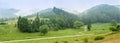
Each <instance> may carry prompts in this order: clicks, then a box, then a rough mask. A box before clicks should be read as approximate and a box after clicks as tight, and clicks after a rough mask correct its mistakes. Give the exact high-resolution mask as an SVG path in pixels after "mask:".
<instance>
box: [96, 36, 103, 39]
mask: <svg viewBox="0 0 120 43" xmlns="http://www.w3.org/2000/svg"><path fill="white" fill-rule="evenodd" d="M102 39H104V37H103V36H96V37H95V38H94V40H102Z"/></svg>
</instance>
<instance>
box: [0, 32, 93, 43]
mask: <svg viewBox="0 0 120 43" xmlns="http://www.w3.org/2000/svg"><path fill="white" fill-rule="evenodd" d="M85 35H92V34H82V35H71V36H59V37H47V38H35V39H24V40H11V41H3V42H0V43H6V42H20V41H31V40H45V39H55V38H69V37H78V36H85Z"/></svg>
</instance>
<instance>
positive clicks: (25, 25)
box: [17, 17, 31, 32]
mask: <svg viewBox="0 0 120 43" xmlns="http://www.w3.org/2000/svg"><path fill="white" fill-rule="evenodd" d="M17 24H18V26H17V27H18V29H19V30H20V31H21V32H31V25H30V23H29V21H28V19H27V18H24V17H19V18H18V22H17Z"/></svg>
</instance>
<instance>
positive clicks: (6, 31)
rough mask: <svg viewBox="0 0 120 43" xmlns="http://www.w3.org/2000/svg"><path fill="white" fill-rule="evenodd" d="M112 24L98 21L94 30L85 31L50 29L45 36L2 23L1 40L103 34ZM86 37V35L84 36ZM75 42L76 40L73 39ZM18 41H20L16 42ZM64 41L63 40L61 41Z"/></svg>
mask: <svg viewBox="0 0 120 43" xmlns="http://www.w3.org/2000/svg"><path fill="white" fill-rule="evenodd" d="M109 26H110V24H109V23H96V24H92V30H91V31H88V32H85V31H83V28H81V29H66V30H59V31H49V32H48V33H47V34H46V35H45V36H40V33H39V32H38V33H21V32H19V31H18V29H17V28H16V27H15V26H14V25H12V24H8V25H0V41H10V40H22V39H32V38H33V39H34V38H43V37H56V36H68V35H77V34H96V35H97V34H103V33H107V32H110V31H109V29H108V27H109ZM84 37H85V36H84ZM84 37H83V36H81V37H74V38H62V39H61V38H60V39H51V40H36V41H27V42H19V43H37V42H41V43H45V42H49V41H50V42H51V43H53V42H55V41H60V42H61V41H64V40H65V41H66V40H72V39H78V38H79V39H82V38H84ZM71 42H73V43H74V41H71ZM16 43H18V42H16ZM61 43H62V42H61Z"/></svg>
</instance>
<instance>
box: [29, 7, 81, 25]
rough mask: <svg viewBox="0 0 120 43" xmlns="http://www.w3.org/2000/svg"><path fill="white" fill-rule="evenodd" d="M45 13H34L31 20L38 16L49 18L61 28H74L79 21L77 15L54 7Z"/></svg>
mask: <svg viewBox="0 0 120 43" xmlns="http://www.w3.org/2000/svg"><path fill="white" fill-rule="evenodd" d="M43 11H44V12H43ZM43 11H42V12H41V11H39V12H37V13H34V14H33V15H30V16H29V18H31V17H35V16H36V15H37V14H38V15H39V17H40V18H41V19H45V18H47V19H48V20H49V22H52V23H53V24H58V26H59V27H73V23H74V22H75V21H79V18H78V16H77V15H75V14H72V13H69V12H67V11H64V10H62V9H60V8H56V7H53V8H49V9H45V10H43ZM44 23H46V22H44Z"/></svg>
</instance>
